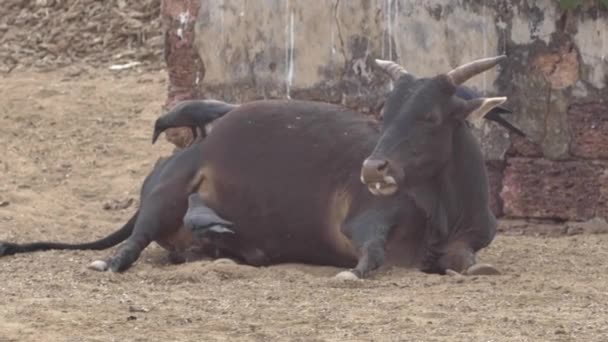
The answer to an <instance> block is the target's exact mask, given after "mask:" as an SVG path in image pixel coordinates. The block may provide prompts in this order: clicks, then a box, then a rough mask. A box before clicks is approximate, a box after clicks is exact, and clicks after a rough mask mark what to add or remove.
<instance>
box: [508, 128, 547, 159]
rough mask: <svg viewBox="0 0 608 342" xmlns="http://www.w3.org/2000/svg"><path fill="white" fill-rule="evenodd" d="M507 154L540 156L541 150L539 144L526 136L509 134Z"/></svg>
mask: <svg viewBox="0 0 608 342" xmlns="http://www.w3.org/2000/svg"><path fill="white" fill-rule="evenodd" d="M507 154H508V155H511V156H518V157H542V155H543V150H542V148H541V146H540V145H539V144H536V143H534V142H532V141H530V139H528V138H527V137H521V136H519V135H517V134H511V147H510V148H509V150H508V151H507Z"/></svg>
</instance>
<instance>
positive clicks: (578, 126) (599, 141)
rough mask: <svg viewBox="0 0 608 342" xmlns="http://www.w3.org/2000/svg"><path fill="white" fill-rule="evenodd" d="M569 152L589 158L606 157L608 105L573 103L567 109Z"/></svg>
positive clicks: (607, 151) (607, 147)
mask: <svg viewBox="0 0 608 342" xmlns="http://www.w3.org/2000/svg"><path fill="white" fill-rule="evenodd" d="M568 122H569V125H570V132H571V135H572V141H571V143H570V153H571V154H572V155H574V156H577V157H582V158H589V159H608V105H606V104H600V103H587V104H575V105H572V106H571V107H570V110H569V111H568Z"/></svg>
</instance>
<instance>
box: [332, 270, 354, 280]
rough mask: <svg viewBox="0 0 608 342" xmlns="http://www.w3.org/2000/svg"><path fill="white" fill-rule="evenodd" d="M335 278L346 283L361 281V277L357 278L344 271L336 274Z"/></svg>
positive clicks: (351, 273)
mask: <svg viewBox="0 0 608 342" xmlns="http://www.w3.org/2000/svg"><path fill="white" fill-rule="evenodd" d="M334 278H336V279H338V280H346V281H353V280H359V277H357V275H356V274H354V273H353V272H351V271H342V272H340V273H338V274H336V275H335V276H334Z"/></svg>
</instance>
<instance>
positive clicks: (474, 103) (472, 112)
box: [456, 96, 507, 123]
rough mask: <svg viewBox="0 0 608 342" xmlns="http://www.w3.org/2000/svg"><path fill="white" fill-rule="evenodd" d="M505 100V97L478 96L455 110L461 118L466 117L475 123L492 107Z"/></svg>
mask: <svg viewBox="0 0 608 342" xmlns="http://www.w3.org/2000/svg"><path fill="white" fill-rule="evenodd" d="M505 101H507V98H506V97H504V96H503V97H478V98H475V99H471V100H468V101H466V102H465V103H464V106H462V107H461V108H460V110H458V111H457V114H456V115H458V116H459V117H460V118H462V119H467V120H468V121H470V122H472V123H477V122H479V121H480V120H481V119H483V117H484V116H485V115H486V114H488V112H489V111H491V110H492V108H494V107H496V106H500V105H501V104H503V103H505Z"/></svg>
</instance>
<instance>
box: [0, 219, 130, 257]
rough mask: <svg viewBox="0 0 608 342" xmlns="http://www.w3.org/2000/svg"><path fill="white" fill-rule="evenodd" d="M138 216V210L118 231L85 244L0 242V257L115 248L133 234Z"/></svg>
mask: <svg viewBox="0 0 608 342" xmlns="http://www.w3.org/2000/svg"><path fill="white" fill-rule="evenodd" d="M138 214H139V210H137V211H136V212H135V213H134V214H133V216H131V218H130V219H129V221H127V223H125V224H124V225H123V226H122V227H121V228H120V229H118V230H117V231H115V232H113V233H112V234H110V235H108V236H106V237H104V238H101V239H99V240H96V241H92V242H87V243H76V244H70V243H60V242H43V241H42V242H32V243H24V244H17V243H11V242H0V256H5V255H13V254H17V253H29V252H36V251H46V250H51V249H61V250H102V249H106V248H110V247H113V246H116V245H117V244H119V243H121V242H122V241H124V240H126V239H127V238H128V237H129V236H130V235H131V233H132V232H133V227H134V226H135V220H137V215H138Z"/></svg>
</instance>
